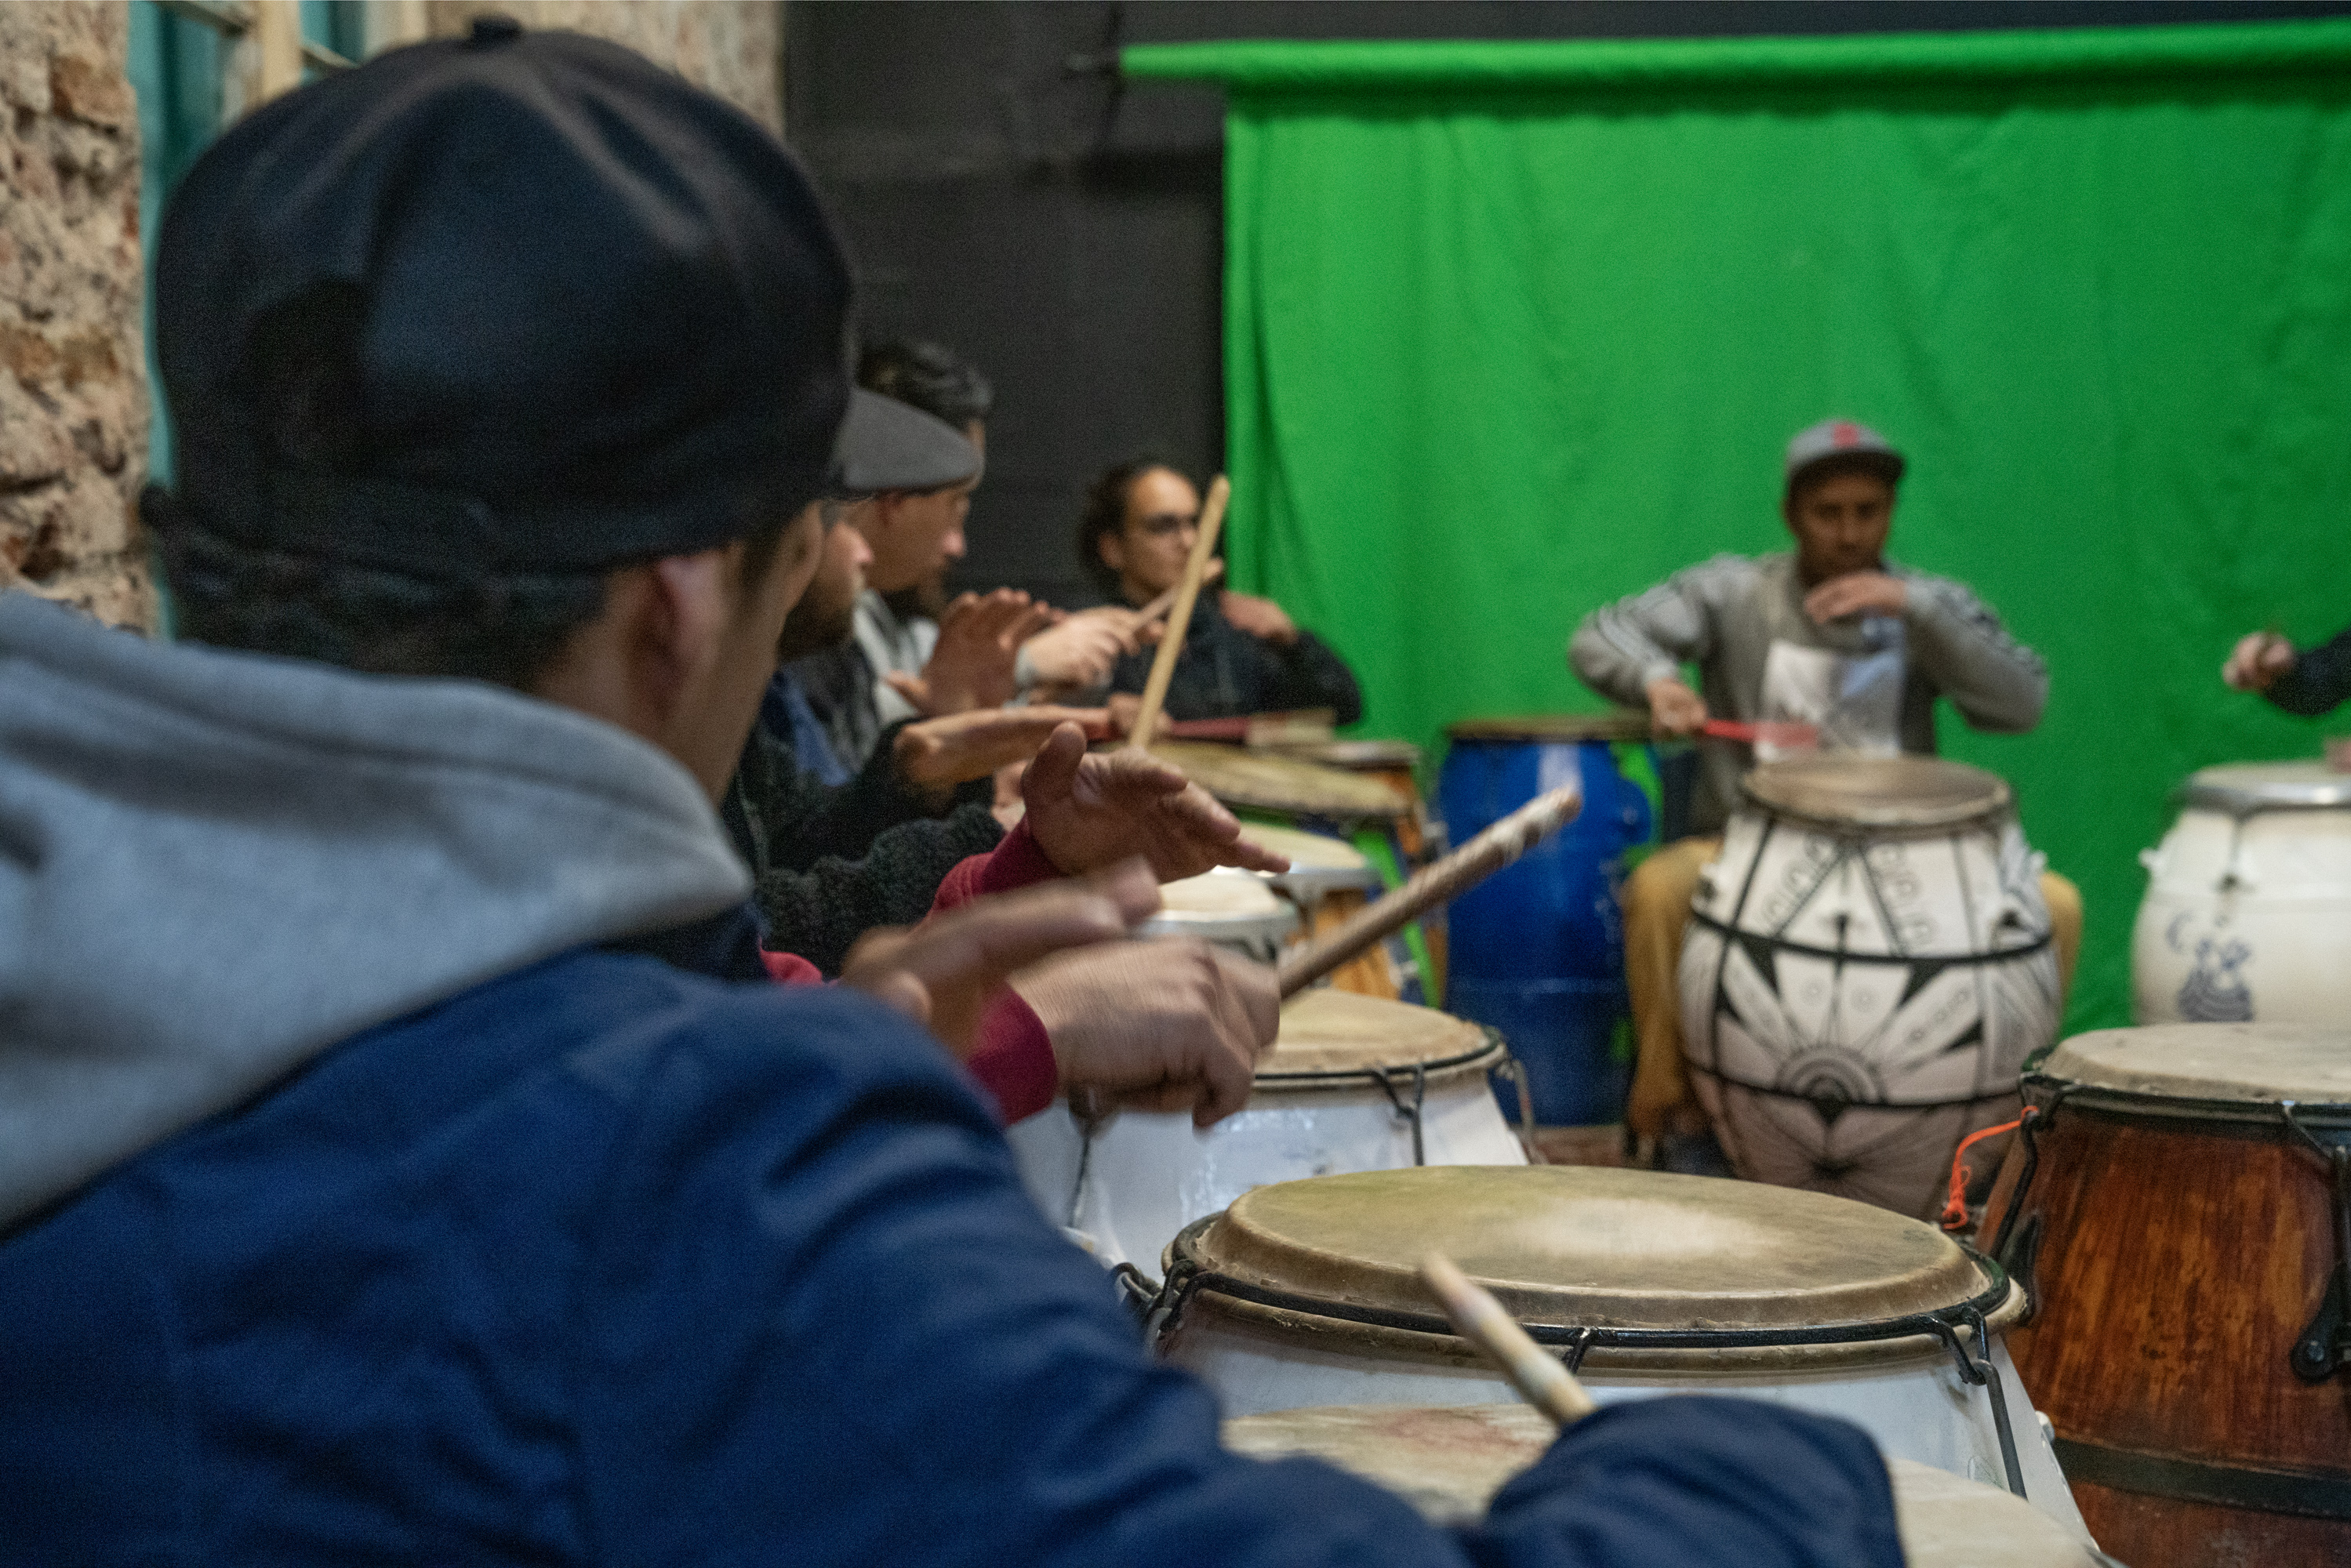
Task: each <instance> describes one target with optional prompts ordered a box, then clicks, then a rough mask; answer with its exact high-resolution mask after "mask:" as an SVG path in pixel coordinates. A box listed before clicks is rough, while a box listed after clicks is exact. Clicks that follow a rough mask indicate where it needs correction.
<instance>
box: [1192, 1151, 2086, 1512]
mask: <svg viewBox="0 0 2351 1568" xmlns="http://www.w3.org/2000/svg"><path fill="white" fill-rule="evenodd" d="M1436 1248H1442V1249H1444V1250H1446V1251H1447V1252H1448V1253H1449V1254H1451V1256H1452V1257H1453V1259H1454V1260H1455V1261H1457V1262H1458V1263H1459V1264H1460V1265H1461V1268H1462V1270H1463V1271H1464V1272H1466V1273H1468V1275H1470V1276H1471V1277H1472V1278H1474V1279H1476V1280H1477V1281H1479V1283H1481V1284H1483V1285H1484V1286H1485V1287H1486V1288H1487V1289H1488V1290H1489V1291H1493V1292H1494V1294H1495V1295H1496V1296H1497V1297H1498V1298H1499V1300H1500V1301H1501V1302H1502V1304H1503V1306H1504V1307H1505V1308H1507V1309H1508V1310H1509V1311H1510V1312H1511V1313H1512V1314H1513V1315H1514V1316H1516V1317H1517V1318H1518V1319H1519V1320H1520V1322H1522V1323H1524V1324H1525V1325H1526V1327H1527V1332H1528V1333H1531V1334H1532V1335H1534V1337H1535V1338H1536V1339H1537V1340H1539V1341H1541V1342H1543V1343H1547V1344H1552V1345H1556V1346H1558V1347H1560V1349H1561V1351H1562V1354H1563V1355H1564V1357H1565V1359H1566V1361H1567V1362H1568V1364H1569V1365H1570V1366H1572V1367H1573V1368H1574V1369H1575V1371H1576V1372H1577V1374H1578V1375H1579V1376H1580V1377H1582V1379H1583V1383H1584V1385H1585V1387H1586V1388H1587V1390H1588V1391H1589V1392H1590V1393H1591V1394H1592V1396H1593V1398H1595V1399H1598V1400H1600V1401H1601V1402H1603V1403H1607V1402H1609V1401H1612V1400H1616V1399H1634V1398H1644V1397H1648V1396H1655V1395H1658V1394H1664V1393H1668V1392H1673V1391H1677V1390H1678V1391H1683V1392H1693V1393H1695V1392H1705V1393H1715V1394H1739V1395H1745V1396H1750V1397H1753V1398H1758V1399H1770V1400H1776V1401H1779V1402H1782V1403H1784V1404H1788V1405H1792V1406H1797V1407H1799V1408H1802V1409H1807V1410H1814V1411H1819V1412H1821V1413H1823V1414H1825V1415H1831V1416H1843V1417H1844V1418H1845V1419H1846V1420H1849V1421H1852V1422H1855V1424H1857V1425H1858V1426H1860V1427H1863V1428H1864V1429H1865V1430H1866V1431H1867V1432H1868V1433H1869V1434H1870V1435H1871V1436H1872V1437H1875V1438H1876V1440H1877V1443H1878V1446H1879V1447H1880V1448H1883V1449H1884V1450H1885V1451H1886V1453H1887V1454H1889V1455H1892V1456H1896V1457H1898V1458H1908V1459H1914V1460H1917V1462H1918V1463H1920V1464H1925V1465H1931V1466H1934V1467H1935V1468H1937V1469H1943V1470H1948V1471H1950V1472H1951V1473H1953V1474H1955V1475H1961V1476H1966V1477H1969V1478H1970V1479H1974V1480H1978V1481H1981V1482H1984V1483H1986V1484H1989V1485H2006V1486H2007V1487H2008V1489H2009V1490H2012V1491H2019V1492H2022V1494H2023V1495H2024V1496H2025V1498H2026V1500H2028V1501H2030V1502H2031V1503H2032V1504H2033V1506H2035V1507H2036V1508H2038V1509H2039V1510H2041V1511H2042V1512H2043V1514H2045V1515H2047V1516H2048V1517H2049V1518H2051V1519H2053V1520H2054V1521H2057V1523H2058V1524H2060V1525H2061V1526H2063V1527H2064V1528H2065V1529H2066V1530H2067V1531H2071V1532H2075V1533H2076V1535H2077V1538H2078V1539H2081V1540H2083V1541H2085V1542H2086V1540H2087V1536H2086V1534H2085V1533H2081V1532H2082V1524H2081V1516H2080V1515H2079V1514H2078V1513H2077V1512H2076V1511H2074V1502H2073V1498H2072V1496H2071V1494H2070V1493H2068V1491H2067V1490H2066V1487H2065V1478H2064V1474H2063V1473H2062V1472H2061V1471H2060V1470H2059V1469H2058V1467H2057V1462H2056V1459H2055V1458H2054V1456H2053V1454H2052V1453H2051V1451H2050V1447H2049V1443H2048V1440H2047V1438H2046V1437H2045V1436H2044V1435H2043V1431H2042V1428H2041V1424H2040V1422H2039V1421H2038V1420H2037V1419H2036V1418H2035V1417H2034V1416H2033V1413H2032V1404H2031V1402H2030V1401H2029V1400H2028V1399H2027V1398H2026V1397H2025V1393H2024V1388H2023V1385H2022V1384H2021V1383H2019V1382H2018V1381H2017V1376H2016V1372H2015V1369H2014V1368H2013V1367H2012V1366H2011V1365H2010V1364H2009V1361H2008V1355H2007V1353H2006V1352H2005V1351H2003V1350H2002V1349H2001V1346H2000V1343H1999V1338H1998V1336H1999V1335H2000V1333H2001V1332H2002V1331H2003V1330H2004V1329H2006V1328H2007V1326H2008V1325H2009V1324H2010V1323H2011V1322H2014V1321H2015V1320H2016V1318H2017V1316H2018V1315H2019V1314H2020V1313H2021V1312H2022V1311H2023V1305H2024V1299H2023V1293H2022V1291H2017V1290H2016V1289H2015V1288H2014V1287H2013V1286H2011V1284H2010V1282H2009V1281H2008V1279H2007V1277H2006V1276H2005V1275H2003V1274H2001V1271H2000V1270H1998V1269H1997V1268H1996V1267H1994V1266H1992V1265H1991V1264H1990V1263H1988V1262H1987V1261H1985V1260H1982V1259H1980V1258H1978V1257H1976V1256H1974V1255H1973V1254H1971V1253H1970V1252H1968V1251H1967V1250H1966V1249H1963V1248H1961V1247H1960V1246H1959V1244H1958V1243H1956V1242H1954V1241H1952V1240H1951V1239H1949V1238H1948V1237H1946V1236H1944V1235H1943V1233H1942V1232H1940V1231H1939V1230H1937V1229H1936V1228H1934V1227H1932V1226H1929V1225H1924V1224H1921V1223H1919V1222H1918V1221H1917V1220H1911V1219H1905V1218H1902V1217H1901V1216H1899V1215H1895V1214H1888V1213H1886V1211H1885V1210H1884V1209H1880V1208H1873V1207H1869V1206H1868V1205H1866V1204H1860V1203H1854V1202H1850V1201H1848V1200H1846V1199H1844V1198H1839V1197H1829V1196H1828V1195H1826V1194H1824V1193H1811V1192H1796V1191H1791V1190H1789V1189H1787V1188H1783V1187H1773V1186H1759V1185H1756V1184H1753V1183H1749V1182H1734V1181H1715V1180H1709V1179H1708V1178H1706V1177H1703V1176H1669V1175H1666V1174H1663V1173H1660V1172H1655V1171H1636V1170H1609V1169H1602V1168H1598V1167H1593V1166H1528V1167H1525V1168H1523V1169H1518V1170H1491V1169H1465V1168H1455V1169H1428V1170H1393V1171H1380V1172H1373V1173H1369V1174H1366V1175H1361V1176H1326V1177H1323V1178H1322V1179H1319V1180H1314V1181H1297V1182H1289V1183H1285V1184H1283V1185H1282V1186H1265V1187H1259V1188H1258V1189H1257V1190H1256V1191H1254V1192H1250V1193H1248V1194H1247V1195H1245V1196H1243V1197H1239V1198H1238V1199H1236V1200H1235V1201H1234V1203H1233V1204H1232V1206H1231V1207H1229V1208H1228V1209H1227V1210H1226V1211H1225V1212H1224V1213H1223V1214H1221V1215H1217V1216H1214V1217H1212V1218H1208V1219H1206V1220H1202V1221H1199V1222H1196V1223H1195V1224H1192V1225H1189V1226H1186V1228H1185V1229H1184V1231H1183V1232H1182V1234H1181V1235H1179V1236H1178V1237H1177V1238H1176V1239H1175V1244H1174V1245H1173V1246H1172V1247H1171V1248H1170V1249H1168V1251H1169V1260H1170V1261H1169V1271H1168V1277H1167V1284H1166V1288H1165V1290H1164V1291H1162V1292H1161V1295H1160V1298H1159V1302H1158V1312H1157V1314H1156V1315H1157V1331H1156V1333H1157V1340H1158V1344H1159V1349H1160V1352H1161V1354H1163V1355H1165V1357H1166V1358H1167V1359H1168V1360H1170V1361H1172V1362H1175V1363H1176V1364H1179V1365H1182V1366H1186V1367H1188V1368H1190V1369H1191V1370H1192V1371H1193V1372H1195V1373H1196V1374H1198V1375H1200V1376H1201V1377H1202V1378H1204V1379H1205V1380H1206V1381H1207V1383H1208V1384H1210V1385H1212V1386H1213V1387H1214V1388H1215V1389H1216V1390H1217V1395H1218V1396H1219V1398H1220V1399H1221V1401H1222V1403H1223V1405H1224V1407H1225V1409H1226V1411H1227V1412H1228V1413H1229V1414H1232V1415H1235V1416H1251V1415H1258V1414H1261V1413H1263V1412H1266V1411H1270V1410H1285V1409H1294V1408H1297V1407H1300V1406H1321V1405H1374V1404H1379V1405H1494V1404H1508V1403H1514V1402H1515V1401H1516V1400H1517V1397H1518V1396H1517V1395H1516V1394H1515V1393H1514V1392H1513V1391H1512V1390H1511V1387H1510V1384H1509V1383H1507V1382H1505V1381H1504V1380H1503V1378H1502V1375H1500V1374H1499V1372H1496V1371H1495V1370H1493V1369H1492V1368H1491V1367H1490V1366H1489V1365H1488V1364H1486V1363H1485V1362H1484V1361H1483V1360H1482V1359H1480V1357H1479V1354H1478V1353H1477V1352H1476V1351H1475V1350H1474V1349H1472V1348H1471V1347H1470V1346H1469V1345H1468V1343H1466V1342H1464V1341H1463V1340H1461V1339H1459V1338H1458V1337H1457V1336H1456V1335H1455V1334H1454V1333H1453V1331H1452V1328H1451V1326H1450V1325H1449V1324H1448V1323H1447V1321H1446V1318H1445V1316H1444V1313H1443V1312H1441V1311H1440V1310H1439V1309H1438V1308H1437V1303H1436V1302H1435V1301H1433V1300H1432V1299H1431V1298H1430V1296H1429V1295H1428V1293H1427V1291H1426V1287H1425V1286H1423V1285H1422V1283H1421V1281H1420V1276H1419V1273H1418V1270H1419V1265H1420V1260H1421V1259H1422V1258H1423V1257H1424V1256H1426V1254H1427V1253H1428V1251H1429V1250H1430V1249H1436ZM1987 1344H1989V1347H1990V1349H1989V1354H1986V1346H1987Z"/></svg>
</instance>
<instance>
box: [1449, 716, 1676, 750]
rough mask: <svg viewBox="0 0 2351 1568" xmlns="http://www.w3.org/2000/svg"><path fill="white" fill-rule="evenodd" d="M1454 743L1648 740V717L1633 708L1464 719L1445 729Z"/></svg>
mask: <svg viewBox="0 0 2351 1568" xmlns="http://www.w3.org/2000/svg"><path fill="white" fill-rule="evenodd" d="M1445 733H1446V735H1447V736H1448V737H1451V738H1452V739H1454V740H1481V741H1503V742H1511V741H1515V742H1520V743H1522V744H1523V743H1528V742H1535V743H1541V742H1547V741H1566V742H1569V743H1571V744H1573V742H1576V741H1582V740H1646V739H1648V738H1649V716H1648V715H1647V714H1645V713H1639V712H1635V710H1633V709H1630V708H1619V709H1618V710H1616V711H1615V712H1614V713H1534V714H1518V715H1514V716H1508V717H1503V718H1465V719H1462V720H1459V721H1458V722H1457V723H1454V724H1449V725H1447V726H1446V727H1445Z"/></svg>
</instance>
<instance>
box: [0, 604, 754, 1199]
mask: <svg viewBox="0 0 2351 1568" xmlns="http://www.w3.org/2000/svg"><path fill="white" fill-rule="evenodd" d="M749 886H750V883H749V878H748V876H747V873H745V871H744V869H743V866H742V862H740V861H739V860H738V859H737V857H736V854H735V852H734V850H733V848H732V846H731V845H730V844H729V843H728V841H727V839H726V834H725V832H724V831H723V830H722V829H721V828H720V826H719V823H718V820H717V816H716V812H715V811H714V810H713V809H712V807H711V805H710V802H709V801H708V800H706V799H705V797H704V795H703V793H702V789H701V787H700V786H699V785H698V784H696V783H695V779H694V778H693V776H692V775H690V774H689V773H687V772H686V770H685V769H684V768H682V767H681V766H679V765H678V763H676V762H675V761H674V760H673V759H672V758H669V757H668V756H667V755H665V754H664V753H663V752H661V751H659V750H657V749H655V748H654V747H652V746H650V745H647V744H646V743H645V742H643V741H641V740H639V739H637V738H636V737H632V736H630V735H628V734H626V733H624V732H622V731H621V730H619V729H615V728H613V727H611V726H609V725H605V724H602V723H600V722H599V721H597V720H595V719H592V718H589V717H587V716H584V715H580V714H577V713H573V712H570V711H569V710H566V709H563V708H559V707H554V706H549V705H548V704H545V703H540V702H535V701H533V700H531V699H529V698H528V697H525V696H522V695H518V694H517V693H514V692H511V691H507V690H505V689H503V688H500V687H496V686H490V685H481V684H478V683H475V682H470V681H432V680H412V679H402V678H398V677H388V676H374V675H361V674H352V673H350V672H348V671H344V670H338V669H335V668H332V667H330V666H329V665H325V664H314V663H311V662H309V661H307V660H300V659H279V658H267V657H263V656H259V655H255V654H247V653H225V652H222V651H218V650H214V649H207V648H203V647H197V646H194V645H187V644H183V645H180V646H165V645H162V644H159V643H150V642H147V641H145V640H143V639H141V638H139V637H136V636H133V635H131V634H129V633H126V632H116V631H111V630H109V629H107V628H105V627H102V626H99V625H97V624H96V623H94V622H89V621H86V620H84V619H82V618H81V617H79V616H78V615H76V614H74V613H73V612H69V611H66V610H62V609H59V608H57V606H55V605H51V604H48V603H47V602H45V601H40V600H38V599H36V598H33V597H32V596H30V595H28V594H24V593H6V594H0V1228H5V1226H7V1225H8V1224H10V1223H12V1222H13V1221H15V1220H16V1219H19V1218H22V1217H23V1216H25V1215H26V1213H28V1212H30V1211H31V1210H33V1209H35V1208H37V1207H39V1206H40V1205H42V1204H44V1203H47V1202H48V1201H49V1200H51V1199H53V1198H55V1197H58V1196H60V1195H62V1194H64V1193H67V1192H69V1191H71V1190H72V1189H73V1188H74V1187H76V1186H79V1185H80V1184H81V1183H83V1182H85V1181H87V1180H89V1178H90V1177H91V1176H95V1175H97V1174H99V1172H101V1171H104V1170H105V1169H107V1168H108V1167H110V1166H113V1165H116V1164H118V1163H120V1161H122V1160H124V1159H127V1158H129V1157H130V1156H131V1155H135V1154H137V1153H138V1152H140V1151H141V1149H144V1148H146V1147H148V1146H149V1145H153V1144H155V1143H158V1142H160V1141H162V1139H164V1138H167V1137H169V1136H170V1135H171V1134H173V1133H175V1132H178V1131H179V1130H181V1129H182V1128H183V1127H186V1126H188V1125H189V1124H193V1123H194V1122H196V1121H199V1120H201V1119H203V1118H204V1117H205V1116H208V1115H210V1114H212V1113H214V1112H217V1111H221V1110H224V1109H225V1108H227V1107H229V1106H232V1105H235V1104H236V1103H239V1102H241V1101H243V1100H246V1099H247V1098H249V1097H251V1096H252V1095H253V1094H255V1093H256V1092H258V1091H260V1090H262V1089H264V1088H266V1086H267V1085H269V1084H270V1083H271V1082H275V1081H276V1080H277V1079H279V1078H281V1077H283V1076H285V1075H286V1074H287V1072H289V1071H292V1070H293V1069H295V1068H297V1067H298V1066H300V1065H301V1064H302V1063H303V1062H304V1061H308V1059H310V1058H311V1057H313V1056H316V1055H317V1054H319V1052H320V1051H324V1050H325V1049H326V1048H327V1047H329V1046H330V1045H332V1044H334V1043H335V1042H336V1041H338V1040H342V1039H344V1038H346V1037H348V1036H350V1035H351V1034H353V1033H356V1032H357V1031H359V1030H363V1029H367V1028H369V1027H371V1026H372V1025H375V1024H378V1023H381V1022H384V1021H385V1020H387V1019H394V1018H397V1017H399V1016H401V1015H402V1014H403V1013H407V1012H411V1011H413V1010H414V1009H418V1008H421V1007H424V1006H426V1005H428V1004H430V1003H433V1002H436V1001H441V1000H444V999H445V998H449V997H453V996H455V995H456V994H458V993H459V992H461V991H465V990H466V989H468V988H472V987H474V986H475V985H478V984H480V983H482V982H483V981H485V980H488V979H492V978H495V977H497V976H499V975H502V974H506V973H508V972H510V971H512V970H515V969H517V968H520V967H524V966H525V965H528V964H531V963H533V962H536V961H537V960H538V959H541V958H545V957H549V956H553V955H555V954H557V953H560V952H562V951H564V950H566V949H568V948H571V947H576V946H582V945H585V944H590V943H595V942H601V941H608V940H611V939H614V938H617V937H622V936H633V935H638V934H641V933H644V932H649V931H655V930H660V929H663V928H664V927H668V926H673V925H684V924H686V923H687V922H690V921H694V920H698V919H702V918H705V917H706V916H708V915H713V914H716V913H717V912H719V911H720V910H723V909H725V908H726V907H727V906H728V905H729V904H735V903H737V902H739V901H740V900H741V899H742V898H743V897H744V896H745V895H746V894H747V892H748V890H749Z"/></svg>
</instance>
